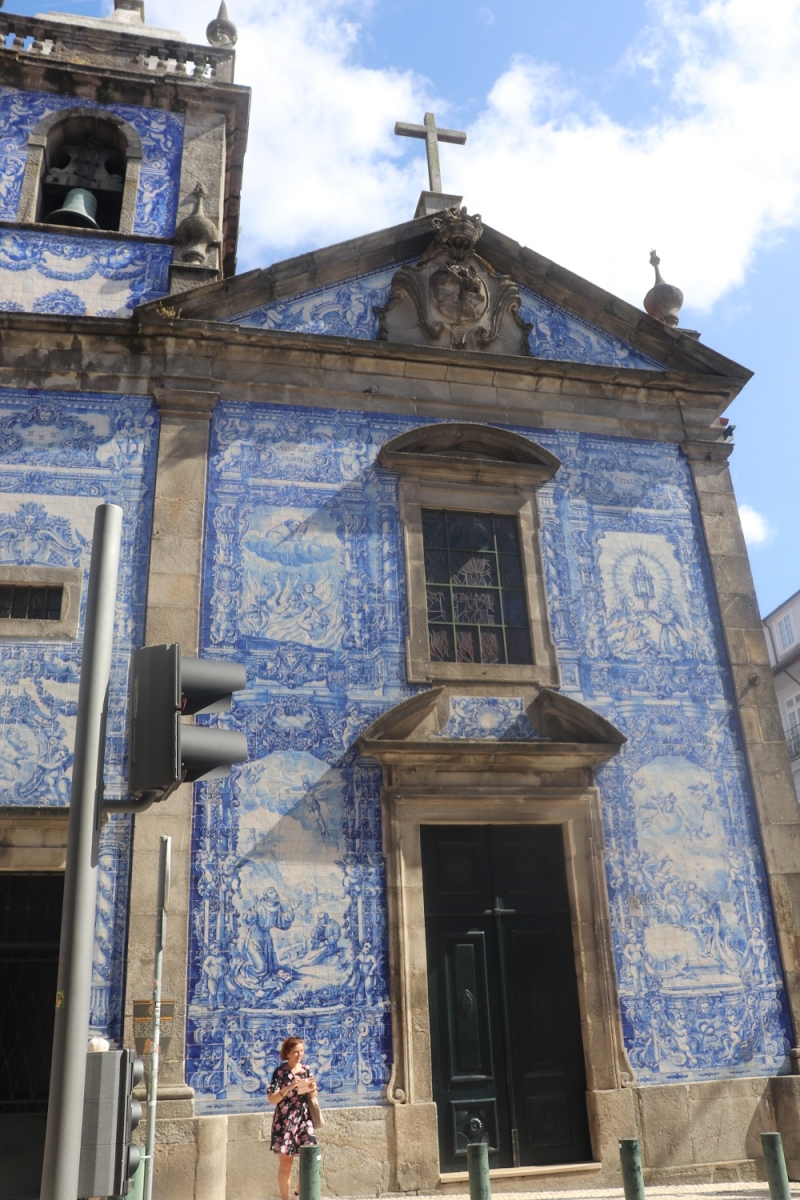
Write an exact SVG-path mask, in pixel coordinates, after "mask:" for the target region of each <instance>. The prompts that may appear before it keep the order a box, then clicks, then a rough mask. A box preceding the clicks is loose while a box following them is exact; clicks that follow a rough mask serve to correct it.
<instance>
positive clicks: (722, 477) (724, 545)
mask: <svg viewBox="0 0 800 1200" xmlns="http://www.w3.org/2000/svg"><path fill="white" fill-rule="evenodd" d="M683 448H684V452H685V453H686V456H687V458H688V459H689V461H690V464H691V469H692V474H693V476H694V483H695V489H696V492H697V500H698V505H699V508H700V517H701V520H702V523H703V528H704V531H705V537H706V545H707V547H708V554H709V559H710V563H711V573H712V576H713V580H714V587H715V589H716V593H717V600H718V603H719V612H720V618H721V622H722V630H723V634H724V636H725V644H726V646H727V650H728V657H729V659H730V664H731V673H732V679H733V686H734V690H735V692H736V701H737V705H738V710H739V717H740V720H741V724H742V731H743V734H744V744H745V751H746V754H747V761H748V764H749V768H750V777H751V780H752V784H753V791H754V794H755V803H756V811H757V813H758V819H759V823H760V827H761V838H762V843H763V849H764V857H765V860H766V865H767V871H768V873H769V885H770V889H771V895H772V904H773V909H774V913H775V924H776V927H777V934H778V944H779V947H780V953H781V958H782V960H783V968H784V972H785V976H786V986H787V989H788V997H789V1008H790V1012H791V1015H792V1024H793V1027H794V1035H795V1042H797V1041H798V1040H799V1039H800V933H798V930H800V868H798V863H800V807H799V806H798V803H797V797H796V794H795V790H794V784H793V781H792V771H791V766H790V763H789V753H788V751H787V748H786V739H785V737H784V733H783V726H782V723H781V717H780V711H779V708H778V701H777V697H776V695H775V686H774V683H773V679H772V671H771V668H770V664H769V656H768V654H767V645H766V641H765V639H764V632H763V629H762V625H761V617H760V615H759V610H758V602H757V600H756V594H755V588H754V586H753V578H752V575H751V573H750V562H749V559H748V557H747V549H746V546H745V542H744V536H743V534H742V530H741V524H740V522H739V517H738V510H737V504H736V497H735V496H734V493H733V486H732V484H731V478H730V472H729V470H728V464H727V461H726V460H727V451H728V447H719V448H716V447H710V446H708V445H707V444H704V443H685V444H684V447H683ZM715 450H716V451H717V452H715ZM721 450H725V451H726V453H725V454H724V456H723V455H722V454H720V453H719V451H721Z"/></svg>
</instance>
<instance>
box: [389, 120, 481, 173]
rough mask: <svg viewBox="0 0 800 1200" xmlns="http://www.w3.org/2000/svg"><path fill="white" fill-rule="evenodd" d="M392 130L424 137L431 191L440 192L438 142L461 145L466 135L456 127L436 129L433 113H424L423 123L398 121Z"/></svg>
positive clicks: (410, 135)
mask: <svg viewBox="0 0 800 1200" xmlns="http://www.w3.org/2000/svg"><path fill="white" fill-rule="evenodd" d="M394 131H395V133H396V134H397V135H398V136H399V137H413V138H424V139H425V149H426V151H427V154H428V180H429V182H430V188H431V191H432V192H441V191H442V172H441V168H440V166H439V142H454V143H455V145H457V146H463V145H464V143H465V142H466V140H467V135H466V134H465V133H461V131H460V130H458V129H437V128H436V117H435V116H434V114H433V113H425V124H424V125H409V124H408V123H407V122H406V121H398V122H397V124H396V125H395V127H394Z"/></svg>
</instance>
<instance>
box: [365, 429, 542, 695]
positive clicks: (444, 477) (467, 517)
mask: <svg viewBox="0 0 800 1200" xmlns="http://www.w3.org/2000/svg"><path fill="white" fill-rule="evenodd" d="M378 463H379V465H380V466H382V467H384V468H386V469H388V470H390V471H393V472H396V473H397V474H398V475H399V477H400V479H399V489H398V493H399V495H398V498H399V508H400V519H401V522H402V525H403V529H404V535H405V536H404V543H405V562H406V582H407V587H408V625H409V628H408V638H407V644H406V666H407V671H408V679H409V682H413V683H423V682H433V683H435V684H436V683H442V684H454V683H475V684H477V683H480V684H484V683H493V684H512V685H518V686H524V685H526V684H531V683H532V684H536V685H538V686H540V687H542V686H544V687H553V686H555V687H558V686H559V674H558V662H557V657H556V652H555V647H554V645H553V641H552V638H551V636H550V629H549V623H548V618H547V604H546V599H545V593H544V580H543V577H542V569H541V561H540V559H541V556H540V549H539V544H538V527H539V517H538V506H537V495H536V493H537V491H538V489H539V488H540V487H541V486H542V485H543V484H545V483H547V481H548V480H549V479H551V478H552V477H553V475H554V474H555V472H556V471H557V470H558V468H559V466H560V465H561V464H560V462H559V460H558V459H557V458H556V457H555V455H553V454H551V453H550V452H549V451H548V450H545V449H544V447H543V446H539V445H537V443H535V442H532V441H531V440H530V439H529V438H526V437H523V436H522V435H521V434H518V433H514V432H513V431H512V430H509V429H502V428H498V427H497V426H490V425H482V424H477V423H475V424H473V423H466V422H464V423H460V422H459V423H454V422H440V423H436V424H430V425H423V426H420V427H418V428H416V429H411V430H408V431H407V432H406V433H403V434H400V435H399V436H398V437H395V438H393V439H392V440H391V441H389V442H387V443H386V444H385V445H384V446H383V447H382V448H381V452H380V454H379V456H378Z"/></svg>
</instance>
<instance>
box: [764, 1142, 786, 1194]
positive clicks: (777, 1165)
mask: <svg viewBox="0 0 800 1200" xmlns="http://www.w3.org/2000/svg"><path fill="white" fill-rule="evenodd" d="M761 1148H762V1149H763V1151H764V1166H765V1167H766V1168H767V1183H768V1184H769V1194H770V1200H791V1192H790V1191H789V1176H788V1174H787V1173H786V1159H785V1158H784V1157H783V1143H782V1142H781V1135H780V1134H779V1133H762V1135H761Z"/></svg>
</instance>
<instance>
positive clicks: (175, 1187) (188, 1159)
mask: <svg viewBox="0 0 800 1200" xmlns="http://www.w3.org/2000/svg"><path fill="white" fill-rule="evenodd" d="M588 1105H589V1118H590V1125H591V1130H592V1143H593V1146H594V1150H595V1156H596V1162H594V1163H591V1164H590V1163H582V1164H576V1165H574V1166H571V1167H568V1166H560V1167H556V1168H542V1167H539V1168H531V1169H530V1171H513V1172H512V1171H499V1172H492V1190H493V1191H494V1192H508V1193H514V1192H529V1191H531V1190H532V1189H533V1190H536V1191H540V1190H541V1191H545V1190H546V1191H554V1192H555V1191H564V1190H568V1189H574V1188H579V1187H592V1188H594V1187H613V1186H619V1185H620V1184H621V1176H620V1170H619V1149H618V1143H619V1139H620V1138H621V1137H638V1138H639V1139H640V1141H641V1147H642V1159H643V1165H644V1175H645V1183H650V1184H685V1183H729V1182H737V1181H738V1182H748V1181H752V1180H755V1179H764V1178H765V1175H764V1169H763V1158H762V1154H761V1134H762V1133H763V1132H766V1131H770V1130H775V1129H777V1130H778V1131H779V1132H780V1133H781V1135H782V1137H783V1145H784V1151H785V1155H786V1162H787V1167H788V1170H789V1177H790V1178H791V1179H794V1180H798V1179H800V1076H794V1075H786V1076H780V1077H775V1078H772V1079H769V1078H753V1079H733V1080H725V1081H721V1082H711V1083H690V1084H671V1085H665V1086H663V1087H660V1086H652V1087H631V1088H625V1089H623V1090H621V1091H613V1092H612V1091H608V1092H590V1093H589V1096H588ZM164 1107H167V1106H164ZM325 1116H326V1124H325V1127H324V1129H323V1130H322V1131H321V1135H320V1143H321V1145H322V1147H323V1157H322V1194H323V1196H364V1197H370V1196H385V1195H387V1194H391V1193H401V1194H402V1193H405V1194H408V1193H428V1194H431V1193H438V1194H440V1195H443V1196H446V1195H454V1194H459V1193H463V1192H466V1190H467V1184H466V1182H465V1179H464V1178H463V1177H461V1176H459V1175H454V1176H452V1177H448V1176H447V1175H444V1176H442V1175H440V1173H439V1153H438V1138H437V1127H436V1106H435V1104H402V1105H394V1106H389V1105H386V1106H380V1107H379V1106H375V1107H372V1108H338V1109H329V1110H327V1111H326V1114H325ZM271 1126H272V1114H271V1113H270V1112H267V1113H252V1114H244V1115H237V1116H209V1117H190V1116H186V1117H184V1116H174V1117H173V1116H169V1115H167V1114H165V1115H164V1117H163V1119H161V1120H159V1122H158V1135H157V1152H156V1178H155V1190H154V1195H155V1197H156V1200H263V1198H264V1196H266V1195H270V1194H277V1182H276V1165H275V1156H274V1155H273V1154H272V1152H271V1151H270V1148H269V1138H270V1130H271Z"/></svg>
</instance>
